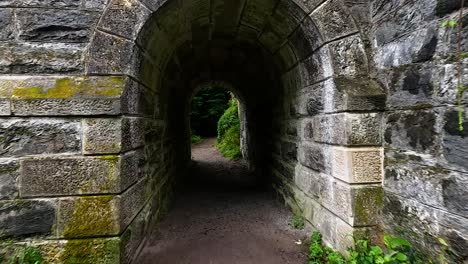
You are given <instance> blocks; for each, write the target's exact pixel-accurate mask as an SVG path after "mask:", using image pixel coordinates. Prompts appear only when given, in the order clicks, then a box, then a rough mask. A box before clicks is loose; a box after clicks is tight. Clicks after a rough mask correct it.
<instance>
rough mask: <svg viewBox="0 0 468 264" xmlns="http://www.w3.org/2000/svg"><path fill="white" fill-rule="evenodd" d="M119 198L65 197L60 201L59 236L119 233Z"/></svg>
mask: <svg viewBox="0 0 468 264" xmlns="http://www.w3.org/2000/svg"><path fill="white" fill-rule="evenodd" d="M118 203H119V198H118V197H117V196H112V195H103V196H90V197H80V198H63V199H60V201H59V215H58V222H57V232H58V236H59V237H65V238H80V237H91V236H96V235H100V236H103V235H117V234H118V233H119V232H120V226H119V206H118Z"/></svg>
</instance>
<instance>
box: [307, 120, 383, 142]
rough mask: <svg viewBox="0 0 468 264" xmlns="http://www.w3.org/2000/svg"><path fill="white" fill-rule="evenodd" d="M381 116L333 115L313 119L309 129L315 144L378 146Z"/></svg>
mask: <svg viewBox="0 0 468 264" xmlns="http://www.w3.org/2000/svg"><path fill="white" fill-rule="evenodd" d="M380 123H381V115H380V114H378V113H371V114H348V113H346V114H333V115H320V116H316V117H314V123H313V126H312V127H311V128H312V129H313V132H307V133H312V134H313V136H314V140H315V141H317V142H324V143H331V144H339V145H355V146H359V145H379V144H380V143H381V139H380V137H381V132H380Z"/></svg>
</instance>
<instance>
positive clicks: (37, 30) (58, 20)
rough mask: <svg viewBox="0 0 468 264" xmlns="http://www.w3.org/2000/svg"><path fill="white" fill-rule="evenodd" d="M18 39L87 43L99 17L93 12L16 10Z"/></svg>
mask: <svg viewBox="0 0 468 264" xmlns="http://www.w3.org/2000/svg"><path fill="white" fill-rule="evenodd" d="M16 18H17V21H18V27H19V32H20V33H19V38H20V39H21V40H25V41H60V42H74V43H77V42H87V41H88V40H89V38H90V35H91V31H92V29H93V28H94V26H95V24H96V22H97V20H98V18H99V16H98V13H95V12H87V11H80V10H60V9H18V10H17V11H16Z"/></svg>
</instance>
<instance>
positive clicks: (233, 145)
mask: <svg viewBox="0 0 468 264" xmlns="http://www.w3.org/2000/svg"><path fill="white" fill-rule="evenodd" d="M238 111H239V110H238V106H237V100H235V99H231V100H230V101H229V107H228V109H226V111H225V112H224V114H223V115H222V116H221V118H220V119H219V121H218V142H217V144H216V147H217V148H218V150H219V152H221V154H222V155H223V156H224V157H226V158H229V159H232V160H238V159H240V158H242V153H241V149H240V120H239V114H238Z"/></svg>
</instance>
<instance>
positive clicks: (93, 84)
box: [12, 76, 125, 99]
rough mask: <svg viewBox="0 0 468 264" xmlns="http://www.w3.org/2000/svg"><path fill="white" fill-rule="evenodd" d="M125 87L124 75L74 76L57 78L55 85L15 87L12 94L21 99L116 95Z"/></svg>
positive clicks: (21, 85)
mask: <svg viewBox="0 0 468 264" xmlns="http://www.w3.org/2000/svg"><path fill="white" fill-rule="evenodd" d="M124 87H125V79H124V78H123V77H115V76H114V77H100V78H90V77H74V78H60V79H56V80H55V85H54V86H53V87H49V88H48V87H44V86H27V85H26V86H24V84H20V85H19V86H18V87H16V88H14V89H13V92H12V96H13V97H15V98H20V99H39V98H55V99H57V98H60V99H64V98H71V97H75V96H97V97H115V96H119V95H120V94H121V93H122V91H123V88H124Z"/></svg>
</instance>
